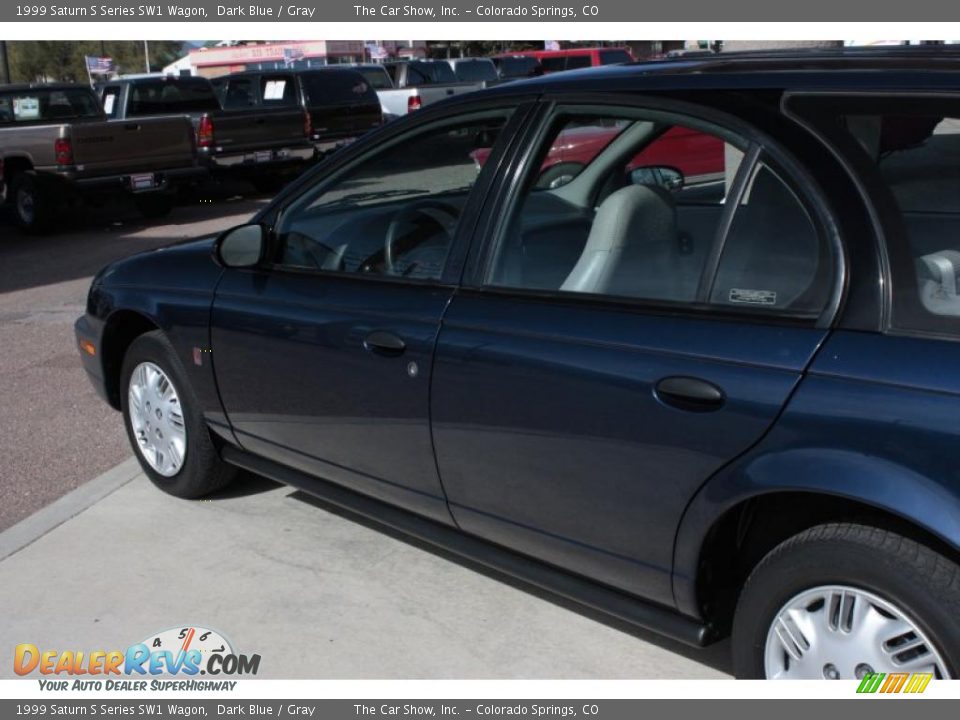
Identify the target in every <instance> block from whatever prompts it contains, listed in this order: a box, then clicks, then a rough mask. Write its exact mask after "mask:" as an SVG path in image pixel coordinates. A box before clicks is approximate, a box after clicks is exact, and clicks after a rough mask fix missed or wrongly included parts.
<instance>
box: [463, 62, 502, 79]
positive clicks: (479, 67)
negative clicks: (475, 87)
mask: <svg viewBox="0 0 960 720" xmlns="http://www.w3.org/2000/svg"><path fill="white" fill-rule="evenodd" d="M454 72H455V73H456V75H457V80H460V81H461V82H487V81H489V80H496V79H497V69H496V67H495V66H494V64H493V61H492V60H457V62H456V67H455V69H454Z"/></svg>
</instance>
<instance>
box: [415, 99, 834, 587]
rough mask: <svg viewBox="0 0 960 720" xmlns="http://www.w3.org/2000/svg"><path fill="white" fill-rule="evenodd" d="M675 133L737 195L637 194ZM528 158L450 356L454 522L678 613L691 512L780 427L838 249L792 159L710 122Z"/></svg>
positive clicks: (650, 120)
mask: <svg viewBox="0 0 960 720" xmlns="http://www.w3.org/2000/svg"><path fill="white" fill-rule="evenodd" d="M591 126H592V127H593V130H591V131H590V132H591V133H594V134H595V133H596V132H601V131H606V132H609V131H611V130H614V131H615V132H614V133H613V134H614V135H615V137H613V139H612V140H611V141H610V143H609V144H608V145H607V146H606V147H605V148H604V149H603V150H602V151H601V152H600V153H599V154H598V155H596V156H595V157H594V158H593V159H592V160H591V161H590V162H589V163H587V164H586V166H585V167H583V168H582V169H581V170H580V171H579V174H575V175H574V176H573V177H572V178H570V179H566V180H565V181H563V183H561V184H559V185H557V184H553V185H550V184H544V183H541V182H538V181H539V179H540V178H539V175H540V172H541V168H542V167H543V164H544V161H545V160H546V158H547V157H548V156H549V155H550V153H551V152H555V151H556V147H555V144H556V143H557V142H558V140H557V139H558V138H561V139H560V140H559V142H563V138H564V137H569V136H570V131H571V130H580V129H589V128H591ZM669 132H697V133H703V134H706V135H709V136H711V137H712V138H714V140H713V141H714V142H717V143H722V144H723V145H724V146H725V148H726V151H725V166H724V167H723V168H722V170H723V172H721V173H720V177H721V178H722V179H720V180H717V179H716V177H714V178H713V180H712V181H707V180H705V181H704V182H713V183H714V185H713V186H707V185H701V186H699V187H695V186H694V185H695V184H696V183H692V184H691V186H689V187H676V186H672V187H671V189H667V188H663V187H658V186H649V185H646V184H644V183H643V182H642V181H643V180H645V179H648V178H649V177H654V176H655V174H652V173H646V174H644V173H640V174H639V175H638V174H636V173H635V172H634V171H635V170H636V169H637V168H636V167H635V166H634V165H633V164H632V163H631V160H632V159H633V158H635V157H636V156H638V155H639V154H640V153H642V152H643V150H644V149H645V148H646V147H648V146H649V144H650V143H651V142H653V141H655V140H656V139H657V138H659V137H662V136H663V134H664V133H669ZM520 146H521V147H526V148H528V150H527V152H526V153H524V154H522V155H520V156H519V157H518V158H517V159H516V162H515V164H514V166H513V167H512V168H511V169H508V170H506V171H505V173H506V176H505V177H504V178H503V179H502V180H501V187H502V188H505V189H504V191H503V194H502V195H501V196H500V197H499V199H498V202H497V204H495V205H493V206H492V208H491V212H490V215H489V218H488V223H487V224H486V225H484V226H482V227H481V228H479V229H478V234H477V238H478V240H480V239H483V240H485V241H486V242H483V243H480V244H479V245H478V246H477V247H475V248H474V250H473V251H472V252H473V254H472V256H471V260H470V262H469V264H468V270H467V275H466V277H465V283H464V287H463V288H462V289H461V290H460V291H458V293H457V294H456V296H455V297H454V298H453V300H452V301H451V304H450V308H449V309H448V311H447V313H446V314H445V316H444V321H443V326H442V328H441V331H440V335H439V339H438V343H437V351H436V359H435V367H434V376H433V384H432V391H431V397H432V404H431V412H432V422H433V438H434V445H435V448H436V454H437V463H438V467H439V470H440V476H441V478H442V480H443V483H444V487H445V489H446V491H447V495H448V499H449V503H450V508H451V512H452V514H453V517H454V518H455V520H456V522H457V524H458V525H459V526H460V527H461V528H462V529H463V530H465V531H467V532H470V533H473V534H476V535H479V536H482V537H484V538H487V539H490V540H492V541H495V542H500V543H503V544H504V545H509V546H511V547H513V548H516V549H519V550H521V551H523V552H525V553H527V554H529V555H531V556H534V557H537V558H540V559H542V560H544V561H547V562H549V563H551V564H554V565H557V566H560V567H563V568H566V569H568V570H571V571H574V572H577V573H580V574H583V575H586V576H589V577H592V578H594V579H595V580H598V581H600V582H603V583H605V584H607V585H610V586H613V587H617V588H620V589H622V590H625V591H628V592H631V593H635V594H638V595H641V596H645V597H647V598H650V599H652V600H654V601H656V602H659V603H663V604H665V605H672V604H673V596H672V590H671V582H670V574H671V570H672V553H673V542H674V537H675V533H676V529H677V526H678V523H679V520H680V517H681V515H682V513H683V511H684V508H685V507H686V505H687V503H688V502H689V500H690V499H691V497H692V496H693V494H694V493H695V491H696V490H697V488H698V487H700V486H701V484H702V483H704V481H705V480H706V479H707V478H709V477H710V475H711V474H713V473H714V472H716V471H717V470H718V469H719V468H721V467H722V466H723V465H724V464H725V463H727V462H729V461H730V460H731V459H733V458H734V457H736V456H737V455H739V454H740V453H742V452H744V451H745V450H747V449H748V448H749V447H751V446H752V445H753V444H754V443H756V442H757V441H758V440H759V439H760V438H761V437H762V436H763V435H764V433H765V432H766V431H767V429H768V428H770V426H771V424H772V423H773V422H774V421H775V419H776V417H777V415H778V414H779V412H780V411H781V408H782V407H783V406H784V404H785V403H786V402H787V399H788V398H789V397H790V394H791V392H792V391H793V390H794V388H795V387H796V386H797V384H798V382H799V380H800V378H801V377H802V374H803V372H804V369H805V368H806V367H807V365H808V363H809V362H810V361H811V358H812V357H813V356H814V354H815V353H816V351H817V349H818V348H819V347H820V345H821V343H822V342H823V340H824V338H825V337H826V335H827V332H828V330H827V329H826V328H827V327H828V325H829V322H830V317H831V313H832V308H833V307H835V305H834V303H835V301H836V292H837V291H836V288H837V287H838V285H837V278H838V276H839V275H838V274H839V273H840V272H841V268H840V264H839V261H837V260H834V258H835V257H836V255H835V254H834V248H835V243H836V237H835V235H834V232H833V231H832V230H831V227H832V225H831V223H830V222H829V219H828V218H827V217H826V216H825V215H824V213H823V210H822V207H821V205H820V204H819V203H818V202H817V199H816V195H815V191H814V189H813V186H812V184H811V183H812V180H810V179H809V178H808V177H807V176H806V174H805V173H804V172H803V170H802V168H801V167H800V166H799V165H798V164H797V163H796V162H795V161H794V160H793V159H792V158H790V157H789V156H788V155H786V154H785V153H784V152H783V151H781V150H780V149H779V148H777V147H775V146H773V145H772V143H770V142H769V141H768V140H767V139H766V138H764V137H763V136H761V135H760V134H759V133H756V132H755V131H754V130H753V129H752V128H749V127H746V126H742V125H741V124H740V123H739V122H736V121H733V120H732V119H730V118H726V117H723V116H716V115H715V114H714V113H712V112H711V111H708V110H707V109H702V111H701V114H691V112H690V110H689V109H688V108H684V109H682V110H679V109H673V108H672V107H671V105H670V103H665V104H664V103H658V104H657V105H655V106H650V107H646V106H644V105H643V103H642V102H641V103H638V102H637V101H636V100H630V101H624V102H623V103H622V104H619V105H603V106H598V105H578V104H574V103H571V104H569V105H558V106H557V107H556V108H555V109H554V110H553V111H552V112H551V114H550V117H549V119H548V120H547V121H546V124H545V125H544V126H543V128H541V129H535V130H531V135H529V136H527V137H526V138H524V139H521V141H520ZM674 160H675V162H674V163H671V164H672V165H678V164H681V163H682V160H683V158H679V157H677V158H674ZM661 162H662V160H661ZM524 167H525V168H527V171H526V173H525V174H524V173H523V171H522V170H520V168H524ZM514 172H516V173H518V174H520V176H521V177H522V180H519V181H517V183H516V184H514V183H512V182H510V181H509V178H508V176H509V175H510V174H511V173H514ZM638 180H639V182H638Z"/></svg>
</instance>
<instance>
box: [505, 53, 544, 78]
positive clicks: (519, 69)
mask: <svg viewBox="0 0 960 720" xmlns="http://www.w3.org/2000/svg"><path fill="white" fill-rule="evenodd" d="M498 62H499V65H500V77H504V78H520V77H533V76H534V75H536V72H537V66H538V65H540V63H538V62H537V59H536V58H532V57H505V58H500V60H499V61H498Z"/></svg>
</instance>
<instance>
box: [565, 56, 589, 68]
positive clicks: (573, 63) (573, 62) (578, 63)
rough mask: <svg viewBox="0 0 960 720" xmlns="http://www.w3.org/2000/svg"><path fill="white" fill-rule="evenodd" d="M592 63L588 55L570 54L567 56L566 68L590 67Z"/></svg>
mask: <svg viewBox="0 0 960 720" xmlns="http://www.w3.org/2000/svg"><path fill="white" fill-rule="evenodd" d="M592 64H593V63H592V62H591V61H590V56H589V55H571V56H570V57H568V58H567V70H575V69H577V68H585V67H590V66H591V65H592Z"/></svg>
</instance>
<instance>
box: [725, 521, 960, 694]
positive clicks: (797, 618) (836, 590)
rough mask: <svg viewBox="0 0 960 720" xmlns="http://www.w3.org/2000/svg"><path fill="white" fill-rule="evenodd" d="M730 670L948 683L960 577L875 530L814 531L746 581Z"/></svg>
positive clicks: (918, 547) (952, 567)
mask: <svg viewBox="0 0 960 720" xmlns="http://www.w3.org/2000/svg"><path fill="white" fill-rule="evenodd" d="M733 660H734V667H735V670H736V673H737V676H738V677H743V678H770V679H828V680H840V679H861V680H862V679H863V678H864V677H865V676H867V675H872V674H875V673H887V674H889V673H930V674H931V675H932V676H933V677H934V678H955V677H957V668H958V667H960V567H958V566H957V565H956V563H954V562H953V561H952V560H951V559H949V558H947V557H945V556H944V555H942V554H940V553H938V552H936V551H934V550H933V549H931V548H930V547H927V546H926V545H923V544H921V543H918V542H916V541H914V540H911V539H909V538H906V537H903V536H901V535H898V534H896V533H893V532H890V531H887V530H883V529H880V528H875V527H869V526H866V525H857V524H829V525H820V526H817V527H814V528H811V529H809V530H807V531H805V532H802V533H800V534H799V535H796V536H794V537H792V538H790V539H789V540H787V541H785V542H783V543H781V544H780V545H779V546H777V547H776V548H774V549H773V550H772V551H771V552H770V553H769V554H768V555H767V556H766V557H765V558H764V559H763V560H762V561H761V562H760V563H759V564H758V565H757V567H756V568H755V569H754V571H753V572H752V573H751V575H750V577H749V578H748V580H747V582H746V584H745V585H744V588H743V591H742V593H741V595H740V599H739V601H738V603H737V610H736V615H735V618H734V626H733Z"/></svg>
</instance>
